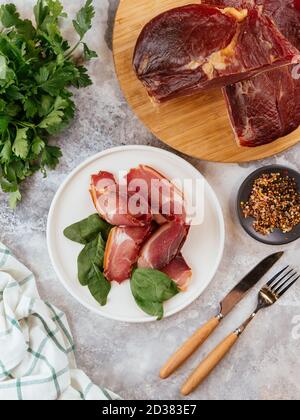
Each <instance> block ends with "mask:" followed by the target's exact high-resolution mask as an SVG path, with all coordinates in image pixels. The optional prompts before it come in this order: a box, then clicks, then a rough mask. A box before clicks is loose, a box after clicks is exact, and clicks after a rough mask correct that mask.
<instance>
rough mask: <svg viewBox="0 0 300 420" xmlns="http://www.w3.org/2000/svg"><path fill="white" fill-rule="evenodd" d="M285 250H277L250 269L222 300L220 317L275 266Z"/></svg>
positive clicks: (230, 309) (229, 310)
mask: <svg viewBox="0 0 300 420" xmlns="http://www.w3.org/2000/svg"><path fill="white" fill-rule="evenodd" d="M283 254H284V253H283V252H276V253H275V254H272V255H269V256H268V257H266V258H265V259H264V260H263V261H261V262H260V263H259V264H258V265H257V266H256V267H255V268H253V270H251V271H250V273H248V274H247V275H246V276H245V277H244V278H243V279H242V280H241V281H240V282H239V283H238V284H237V285H236V286H235V287H234V288H233V289H232V290H231V291H230V292H229V293H228V295H227V296H226V297H225V298H224V299H223V300H222V302H220V306H221V310H220V315H219V316H220V317H221V318H224V317H225V316H226V315H228V314H229V312H231V311H232V309H233V308H234V307H235V306H236V305H237V304H238V303H239V302H240V301H241V300H242V299H243V298H244V297H245V296H246V295H247V294H248V292H249V290H250V289H251V288H252V287H253V286H255V285H256V283H257V282H258V281H259V280H260V279H261V278H262V277H263V276H264V275H265V274H267V272H268V271H269V270H270V269H271V268H272V267H273V265H274V264H275V263H276V262H277V261H278V260H279V259H280V258H281V257H282V255H283Z"/></svg>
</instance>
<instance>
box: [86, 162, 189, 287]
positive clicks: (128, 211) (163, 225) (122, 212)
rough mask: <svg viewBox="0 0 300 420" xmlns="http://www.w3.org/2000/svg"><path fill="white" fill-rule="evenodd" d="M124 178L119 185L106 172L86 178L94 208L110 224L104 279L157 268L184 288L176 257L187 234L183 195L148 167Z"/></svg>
mask: <svg viewBox="0 0 300 420" xmlns="http://www.w3.org/2000/svg"><path fill="white" fill-rule="evenodd" d="M126 178H127V179H126V182H125V183H124V185H123V183H122V184H118V183H117V181H116V180H115V177H114V175H112V174H111V173H109V172H99V173H98V174H96V175H92V176H91V183H90V193H91V197H92V200H93V203H94V205H95V208H96V210H97V212H98V214H99V215H100V216H101V217H102V218H103V219H104V220H106V221H107V222H108V223H110V224H112V225H114V227H113V228H112V230H111V231H110V234H109V237H108V240H107V244H106V249H105V255H104V274H105V276H106V278H107V279H108V280H109V281H116V282H118V283H122V282H123V281H125V280H127V279H129V278H130V277H131V273H132V270H133V268H134V267H135V266H137V267H138V268H150V269H157V270H160V271H162V272H164V273H165V274H167V275H168V276H169V277H170V278H171V279H172V280H174V281H175V282H176V284H177V286H178V287H179V288H180V289H181V290H185V289H186V288H187V287H188V284H189V281H190V279H191V276H192V272H191V269H190V267H189V266H188V264H187V263H186V261H185V259H184V257H183V256H182V254H181V249H182V247H183V245H184V243H185V241H186V238H187V235H188V231H189V225H188V224H187V221H186V214H185V206H184V197H183V194H182V193H181V191H179V190H178V189H177V187H176V186H175V185H174V184H173V183H172V182H171V181H170V180H168V179H167V178H166V177H164V176H163V175H161V174H160V173H158V172H157V171H156V170H154V169H153V168H151V167H149V166H145V165H140V166H139V167H138V168H134V169H131V170H130V172H129V173H128V174H127V176H126ZM133 204H135V206H133Z"/></svg>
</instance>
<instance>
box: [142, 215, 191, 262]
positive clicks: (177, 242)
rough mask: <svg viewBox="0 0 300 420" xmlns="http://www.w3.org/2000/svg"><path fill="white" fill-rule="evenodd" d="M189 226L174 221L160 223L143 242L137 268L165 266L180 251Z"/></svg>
mask: <svg viewBox="0 0 300 420" xmlns="http://www.w3.org/2000/svg"><path fill="white" fill-rule="evenodd" d="M188 231H189V228H188V226H186V225H184V224H182V223H180V222H177V221H174V222H169V223H165V224H164V225H162V226H161V227H160V228H159V229H158V230H157V231H156V232H155V233H154V234H153V235H152V236H151V237H150V238H149V239H148V240H147V241H146V243H145V244H144V246H143V248H142V250H141V253H140V256H139V259H138V267H139V268H156V269H157V270H160V269H161V268H164V267H166V265H168V264H169V263H170V262H171V261H172V259H173V258H175V257H176V255H177V254H178V253H179V252H180V250H181V248H182V246H183V244H184V242H185V240H186V237H187V234H188Z"/></svg>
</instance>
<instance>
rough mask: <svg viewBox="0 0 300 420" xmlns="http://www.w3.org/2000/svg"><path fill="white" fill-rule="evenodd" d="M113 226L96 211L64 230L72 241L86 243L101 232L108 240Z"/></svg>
mask: <svg viewBox="0 0 300 420" xmlns="http://www.w3.org/2000/svg"><path fill="white" fill-rule="evenodd" d="M111 228H112V226H111V225H110V224H108V223H107V222H105V221H104V220H103V219H101V217H100V216H99V215H98V214H97V213H96V214H92V215H91V216H89V217H88V218H87V219H83V220H81V221H80V222H77V223H74V224H73V225H71V226H69V227H67V228H66V229H65V230H64V235H65V237H66V238H68V239H70V240H71V241H74V242H78V243H80V244H84V245H85V244H87V243H89V242H90V241H92V240H94V239H95V238H96V237H97V236H98V235H99V233H101V236H102V238H103V239H104V240H105V241H106V240H107V238H108V234H109V232H110V230H111Z"/></svg>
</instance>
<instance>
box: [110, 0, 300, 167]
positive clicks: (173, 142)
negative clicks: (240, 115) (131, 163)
mask: <svg viewBox="0 0 300 420" xmlns="http://www.w3.org/2000/svg"><path fill="white" fill-rule="evenodd" d="M197 2H198V3H199V2H200V1H198V0H197ZM190 3H191V0H164V1H156V0H155V1H154V0H151V1H150V0H139V1H138V2H137V1H136V0H122V1H121V2H120V4H119V7H118V10H117V13H116V19H115V24H114V32H113V57H114V62H115V68H116V74H117V78H118V81H119V83H120V87H121V89H122V92H123V94H124V97H125V99H126V101H127V102H128V104H129V106H130V107H131V108H132V110H133V111H134V113H135V114H136V116H137V117H138V118H139V119H140V121H141V122H142V123H143V124H144V125H145V126H146V127H147V128H148V129H149V130H150V131H151V132H152V133H153V134H154V135H155V136H156V137H157V138H159V139H160V140H161V141H163V142H164V143H166V144H168V145H169V146H171V147H173V148H174V149H176V150H178V151H181V152H182V153H185V154H187V155H190V156H194V157H196V158H199V159H204V160H208V161H211V162H216V161H217V162H235V163H236V162H249V161H253V160H257V159H264V158H266V157H270V156H273V155H275V154H278V153H281V152H283V151H284V150H286V149H288V148H289V147H292V146H294V145H295V144H297V143H298V142H299V139H300V128H298V129H297V130H296V131H294V132H293V133H290V134H289V135H287V136H285V137H283V138H281V139H279V140H277V141H276V142H273V143H271V144H267V145H265V146H261V147H239V146H238V145H237V143H236V141H235V140H234V135H233V131H232V127H231V124H230V120H229V118H228V111H227V107H226V103H225V101H224V97H223V94H222V91H221V89H210V90H207V91H204V92H203V93H201V94H196V95H192V96H185V97H180V98H177V99H174V100H172V101H167V102H164V103H162V104H159V105H158V104H153V101H151V98H149V95H148V94H147V90H146V89H144V88H143V86H142V84H141V82H140V80H139V79H138V78H137V77H136V74H135V71H134V69H133V66H132V57H133V53H134V48H135V45H136V41H137V39H138V36H139V35H140V33H141V31H142V29H143V27H144V26H145V25H146V24H147V23H148V22H149V21H150V20H151V19H153V18H154V17H155V16H157V15H159V14H161V13H163V12H165V11H167V10H169V9H171V8H174V7H179V6H183V5H187V4H190ZM141 163H143V162H141Z"/></svg>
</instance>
